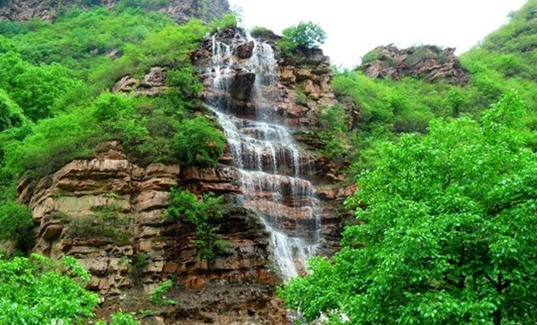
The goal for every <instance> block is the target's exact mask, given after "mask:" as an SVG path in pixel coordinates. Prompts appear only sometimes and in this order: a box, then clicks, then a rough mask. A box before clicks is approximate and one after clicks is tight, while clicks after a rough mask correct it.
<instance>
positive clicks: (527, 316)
mask: <svg viewBox="0 0 537 325" xmlns="http://www.w3.org/2000/svg"><path fill="white" fill-rule="evenodd" d="M521 109H522V104H521V102H520V100H519V98H518V96H517V95H516V93H511V94H508V95H507V96H505V97H504V98H503V99H502V100H501V101H500V102H499V103H498V104H496V105H495V106H494V107H493V108H492V109H490V110H489V111H487V112H485V114H484V116H483V118H482V120H481V121H480V122H477V121H473V120H470V119H468V118H461V119H457V120H450V121H442V120H437V121H433V122H432V123H431V125H430V127H429V134H428V135H427V136H425V137H419V136H415V135H407V136H403V137H402V138H401V140H400V141H399V143H398V144H396V145H392V146H389V147H387V148H386V149H385V152H384V158H383V159H382V161H381V162H380V163H379V165H378V167H377V169H376V170H375V171H373V172H370V173H366V174H364V175H363V176H362V178H361V179H360V184H361V188H360V190H359V191H358V192H357V194H356V195H355V196H354V197H352V198H351V199H350V202H351V204H353V205H354V206H355V207H357V212H356V216H357V218H358V220H359V221H360V224H362V225H356V226H350V227H347V228H346V230H345V232H344V236H343V249H342V250H341V251H340V252H338V253H337V254H336V255H335V257H334V259H333V261H328V260H326V259H322V258H317V259H314V260H312V261H310V264H309V266H310V270H311V273H310V275H309V276H308V277H306V278H299V279H295V280H293V281H291V282H290V283H289V285H287V286H286V287H285V288H284V289H283V290H282V292H281V294H282V296H283V297H284V299H285V301H286V304H287V305H288V306H289V307H292V308H296V309H299V310H300V311H301V312H302V313H303V315H304V317H306V318H307V319H309V320H311V319H315V318H316V317H318V316H319V315H320V314H321V313H322V312H325V313H327V314H330V315H331V316H332V321H333V323H338V324H339V322H340V316H339V315H341V314H342V313H344V314H346V315H347V316H348V317H349V318H350V320H351V323H352V324H496V325H499V324H533V323H534V322H535V319H537V232H536V229H537V156H536V154H535V153H533V152H531V151H530V150H527V149H524V148H523V141H522V140H521V139H522V137H521V136H519V134H518V132H519V131H518V130H517V126H515V125H510V123H512V121H514V120H516V118H515V117H516V116H517V115H518V114H521Z"/></svg>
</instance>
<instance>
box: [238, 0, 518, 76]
mask: <svg viewBox="0 0 537 325" xmlns="http://www.w3.org/2000/svg"><path fill="white" fill-rule="evenodd" d="M229 2H230V4H231V6H232V8H240V12H241V15H242V18H243V25H244V26H245V27H247V28H251V27H253V26H262V27H266V28H269V29H271V30H273V31H274V32H276V33H278V34H280V33H281V31H282V29H284V28H286V27H289V26H292V25H296V24H297V23H299V22H300V21H313V22H314V23H317V24H319V25H320V26H321V27H322V28H323V30H324V31H325V32H326V34H327V40H326V42H325V45H324V46H323V49H324V52H325V54H327V55H329V56H330V58H331V62H332V64H335V65H336V66H340V67H348V68H352V67H354V66H356V65H358V64H359V62H360V58H361V57H362V56H363V55H364V54H366V53H367V52H369V51H370V50H372V49H373V48H375V47H376V46H378V45H387V44H390V43H394V44H395V45H397V46H399V47H408V46H412V45H420V44H432V45H439V46H443V47H456V48H457V52H456V53H457V54H460V53H462V52H464V51H466V50H468V49H470V48H471V47H472V46H474V45H475V44H477V42H479V41H480V40H481V39H483V38H484V37H485V36H486V35H488V34H489V33H490V32H492V31H494V30H496V29H498V28H499V27H500V26H501V25H502V24H504V23H506V22H507V15H508V14H509V12H511V11H513V10H518V9H520V8H521V7H522V6H523V5H524V4H525V3H526V0H366V1H364V0H362V1H361V0H329V1H319V0H264V1H260V0H257V1H256V0H229Z"/></svg>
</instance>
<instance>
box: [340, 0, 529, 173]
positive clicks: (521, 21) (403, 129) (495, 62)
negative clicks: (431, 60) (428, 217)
mask: <svg viewBox="0 0 537 325" xmlns="http://www.w3.org/2000/svg"><path fill="white" fill-rule="evenodd" d="M536 7H537V1H535V0H531V1H528V3H527V4H526V5H525V6H524V7H523V8H522V9H521V10H520V11H518V12H515V13H513V14H512V15H511V21H510V22H509V23H508V24H506V25H505V26H503V27H502V28H500V29H499V30H497V31H495V32H494V33H492V34H490V35H489V36H488V37H486V38H485V39H484V40H483V41H482V42H481V44H479V45H477V46H476V47H475V48H473V49H472V50H470V51H468V52H466V53H464V54H463V55H462V56H461V57H460V60H461V64H462V65H463V67H464V68H465V69H467V70H468V71H470V74H471V80H470V83H469V84H468V85H466V86H455V85H450V84H447V83H445V82H436V83H428V82H426V81H423V80H420V79H419V78H411V77H406V78H403V79H401V80H398V81H394V80H390V79H370V78H368V77H366V76H365V75H364V74H363V73H362V72H361V71H360V70H359V69H357V70H353V71H349V70H347V71H337V72H336V73H335V76H334V80H333V87H334V90H335V92H336V94H337V96H338V98H339V99H340V101H341V102H345V103H347V102H351V103H353V104H354V105H355V107H356V110H357V112H358V113H359V118H358V119H355V120H352V119H351V117H350V115H349V116H348V117H347V120H348V121H349V126H350V127H351V128H350V132H348V133H347V137H346V139H345V140H344V141H345V142H346V143H349V144H350V146H349V148H350V151H349V152H348V157H350V164H351V166H352V168H351V169H350V173H351V175H353V176H357V175H358V174H359V172H360V171H361V170H364V169H367V168H372V167H373V166H374V165H375V164H376V161H378V158H379V157H378V155H379V152H380V151H379V149H380V147H381V145H382V143H383V142H385V141H393V140H394V139H396V138H397V137H398V136H399V135H400V134H405V133H420V134H425V133H427V126H428V124H429V122H430V121H431V120H432V119H434V118H437V117H443V118H446V117H459V116H470V117H474V118H476V117H478V116H479V114H480V113H481V112H482V111H484V110H486V109H488V108H489V107H490V106H491V105H492V104H494V103H495V102H497V101H498V100H499V99H500V98H501V96H502V95H503V94H506V93H509V92H510V91H511V90H512V89H515V90H516V91H517V92H518V94H519V96H520V98H521V99H522V100H523V102H524V105H525V106H526V109H527V110H526V113H525V114H523V115H520V116H516V117H515V118H516V119H517V120H519V121H520V123H521V124H522V125H524V126H526V127H525V128H523V129H521V131H520V132H521V133H523V134H521V135H522V136H523V138H524V139H525V145H527V146H529V147H531V148H533V149H534V150H535V149H537V136H536V134H537V132H536V131H537V84H536V83H535V80H537V68H536V67H537V64H536V62H535V60H536V58H537V40H536V39H535V37H534V36H535V35H536V32H537V17H536V16H535V13H534V12H535V10H534V9H535V8H536ZM364 59H367V60H371V58H364ZM416 59H419V58H416ZM347 113H348V112H347Z"/></svg>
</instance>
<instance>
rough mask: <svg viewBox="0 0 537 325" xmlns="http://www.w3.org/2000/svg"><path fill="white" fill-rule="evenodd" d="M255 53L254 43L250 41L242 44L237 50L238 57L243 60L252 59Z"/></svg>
mask: <svg viewBox="0 0 537 325" xmlns="http://www.w3.org/2000/svg"><path fill="white" fill-rule="evenodd" d="M253 51H254V41H249V42H246V43H243V44H240V45H238V46H237V48H236V52H237V56H238V57H239V58H241V59H248V58H251V57H252V54H253Z"/></svg>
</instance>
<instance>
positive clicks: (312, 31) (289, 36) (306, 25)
mask: <svg viewBox="0 0 537 325" xmlns="http://www.w3.org/2000/svg"><path fill="white" fill-rule="evenodd" d="M325 39H326V33H325V32H324V31H323V29H322V28H321V27H320V26H319V25H317V24H315V23H312V22H311V21H309V22H300V23H299V24H298V25H295V26H291V27H288V28H286V29H284V30H283V32H282V39H281V40H280V41H279V43H278V45H279V47H280V49H281V50H282V52H283V53H284V54H285V55H290V54H291V53H292V52H293V51H295V50H296V49H298V48H305V49H313V48H318V47H319V46H321V45H322V44H324V41H325Z"/></svg>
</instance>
